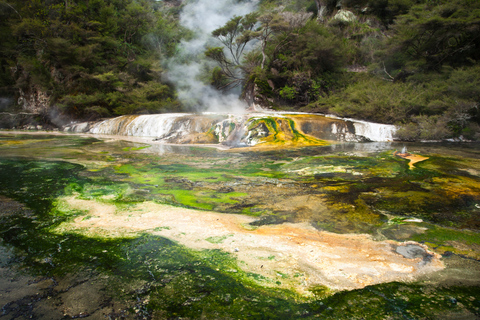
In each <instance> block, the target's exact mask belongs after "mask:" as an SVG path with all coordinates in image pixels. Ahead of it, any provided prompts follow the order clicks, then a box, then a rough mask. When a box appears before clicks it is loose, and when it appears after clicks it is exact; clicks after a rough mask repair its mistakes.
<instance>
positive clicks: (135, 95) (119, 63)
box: [0, 0, 187, 118]
mask: <svg viewBox="0 0 480 320" xmlns="http://www.w3.org/2000/svg"><path fill="white" fill-rule="evenodd" d="M0 9H1V19H0V24H1V29H0V33H1V35H0V36H1V38H2V46H1V48H0V50H1V51H0V65H1V71H0V81H1V84H0V86H1V88H2V91H1V94H2V95H9V93H10V96H12V95H16V97H17V98H18V97H19V95H21V96H24V97H27V99H28V97H31V96H32V95H33V96H34V97H35V96H37V97H38V95H39V93H40V92H41V93H44V94H45V95H46V96H47V97H48V98H49V103H50V104H51V105H52V106H55V107H57V108H59V111H60V112H62V113H65V114H68V115H71V116H75V117H77V118H85V117H98V116H112V115H119V114H128V113H137V112H162V111H171V110H175V109H176V108H178V107H179V103H178V101H176V99H175V91H174V89H173V87H172V86H170V85H168V84H166V83H163V82H162V81H161V80H160V79H161V74H162V71H163V70H162V67H161V65H160V62H161V60H162V59H164V57H167V56H169V55H172V54H174V52H175V46H176V43H177V42H178V41H179V40H180V38H181V37H182V36H185V35H186V33H187V31H185V30H182V29H181V28H180V27H179V26H178V24H177V21H176V17H175V14H174V13H175V6H165V5H160V4H157V3H156V2H155V1H150V0H144V1H133V0H110V1H100V0H75V1H73V0H69V1H68V0H67V1H57V0H51V1H40V0H31V1H30V0H29V1H21V0H18V1H2V2H0ZM19 93H20V94H19ZM43 111H44V110H43ZM44 112H45V111H44Z"/></svg>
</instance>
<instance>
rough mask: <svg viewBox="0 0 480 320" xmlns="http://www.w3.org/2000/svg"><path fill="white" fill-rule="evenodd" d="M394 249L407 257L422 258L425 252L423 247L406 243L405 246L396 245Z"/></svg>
mask: <svg viewBox="0 0 480 320" xmlns="http://www.w3.org/2000/svg"><path fill="white" fill-rule="evenodd" d="M395 251H396V252H397V253H398V254H401V255H402V256H404V257H405V258H407V259H416V258H423V257H424V256H425V255H426V254H427V252H426V250H425V249H424V248H422V247H421V246H419V245H415V244H407V245H406V246H398V247H397V249H395Z"/></svg>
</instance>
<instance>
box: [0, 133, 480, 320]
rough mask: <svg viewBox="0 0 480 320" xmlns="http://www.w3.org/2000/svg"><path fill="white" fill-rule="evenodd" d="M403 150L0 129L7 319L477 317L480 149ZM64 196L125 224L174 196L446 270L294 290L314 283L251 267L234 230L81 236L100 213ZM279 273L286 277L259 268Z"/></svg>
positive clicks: (1, 259)
mask: <svg viewBox="0 0 480 320" xmlns="http://www.w3.org/2000/svg"><path fill="white" fill-rule="evenodd" d="M404 146H405V145H404V144H397V143H388V142H382V143H344V144H334V145H330V146H323V147H310V148H298V149H290V150H271V151H263V152H258V151H257V152H251V151H249V149H247V148H243V149H242V148H237V149H232V150H228V151H227V150H218V149H215V148H201V147H197V146H195V147H193V146H173V145H163V144H154V143H149V142H145V143H140V142H133V141H124V140H116V139H105V138H95V137H92V136H89V137H83V136H77V135H65V136H63V135H49V134H45V135H27V134H13V133H8V132H7V133H2V134H1V135H0V205H1V215H0V219H1V227H0V233H1V247H0V248H1V250H0V273H1V274H2V277H1V279H2V280H1V281H0V293H1V296H0V300H1V302H0V304H1V305H2V314H1V316H0V318H4V319H22V318H37V319H67V318H80V317H85V318H91V319H97V318H98V319H100V318H102V319H103V318H107V319H108V318H110V319H180V318H183V319H184V318H190V319H197V318H198V319H200V318H206V319H218V318H239V319H244V318H252V319H282V318H284V319H292V318H307V319H308V318H325V319H329V318H332V319H333V318H339V317H340V318H351V319H360V318H368V319H385V318H392V319H424V318H434V319H435V318H438V319H444V318H445V317H450V318H462V319H469V318H470V319H476V318H477V317H478V316H479V315H480V289H479V283H478V281H479V280H478V279H480V271H479V270H480V268H479V261H478V259H479V257H480V246H479V243H480V237H479V234H478V230H479V228H480V224H479V221H480V219H479V215H480V160H479V158H480V157H479V154H480V148H479V146H478V145H475V144H465V145H461V144H451V145H441V144H407V145H406V146H407V148H408V151H409V152H411V153H417V154H421V155H423V156H425V157H428V159H427V160H425V161H422V162H419V163H417V164H415V166H414V168H413V169H410V168H409V166H408V160H405V159H402V158H399V157H396V156H394V155H393V153H394V151H396V150H401V149H402V148H403V147H404ZM66 199H77V201H84V202H81V203H88V204H91V203H96V204H98V205H101V206H104V207H102V208H114V209H113V213H112V214H113V215H115V214H118V217H119V220H120V218H122V219H127V218H128V215H131V217H130V218H131V219H132V220H131V221H134V219H135V214H136V212H138V211H135V210H137V209H138V208H141V206H142V205H144V204H151V205H161V206H165V205H166V206H173V207H175V208H183V209H185V210H196V211H195V212H199V213H200V214H201V212H210V213H213V214H214V213H217V214H220V215H235V214H240V215H242V216H246V217H248V219H246V220H245V221H248V223H247V224H248V225H247V226H245V228H247V229H251V230H257V229H256V228H266V227H268V228H281V227H282V226H288V225H290V224H292V225H296V224H303V225H305V226H310V227H312V228H313V230H316V231H317V232H324V231H326V232H332V233H334V234H339V235H348V234H356V235H357V236H359V235H362V234H366V235H368V237H369V239H372V240H373V241H377V242H381V241H392V243H402V242H404V241H414V242H415V243H419V244H421V245H424V246H425V248H426V250H428V251H429V252H432V254H436V255H438V256H439V257H440V260H441V261H442V263H443V264H444V265H445V268H444V269H442V270H439V271H435V272H428V273H425V275H424V276H418V277H415V279H405V280H404V281H403V280H398V281H394V282H386V283H379V284H375V285H367V286H366V287H362V288H359V289H354V290H337V289H332V288H331V287H329V286H324V285H323V286H322V285H318V286H310V287H309V286H306V287H305V288H306V290H305V291H303V292H298V290H297V289H298V288H297V286H296V285H295V284H296V283H300V282H299V281H300V280H299V279H301V281H307V282H308V279H304V280H303V278H305V274H304V273H301V272H299V273H298V274H297V273H295V272H287V271H288V270H287V271H284V270H283V269H282V267H281V264H282V260H281V257H280V256H279V255H278V254H277V255H272V256H265V257H264V258H265V260H264V263H261V267H258V268H259V269H258V272H257V271H256V272H250V271H245V268H244V266H243V265H244V264H247V263H248V261H246V260H245V261H242V260H241V259H239V258H238V257H239V255H238V253H236V252H235V251H234V250H232V251H228V250H223V249H218V248H220V247H222V245H225V244H227V243H229V242H228V241H231V240H232V237H233V236H232V237H225V238H223V237H215V236H210V237H207V238H206V240H208V241H207V242H209V243H211V248H210V249H208V248H207V249H199V248H192V247H189V246H187V245H185V244H183V243H182V241H181V240H180V239H181V238H182V234H181V233H182V232H178V233H176V234H175V235H174V234H173V231H174V229H173V227H169V226H160V227H159V226H156V227H155V228H153V229H155V230H153V229H152V230H147V229H148V228H147V229H145V230H147V231H145V230H141V231H138V232H137V231H135V232H133V231H131V230H127V231H122V230H120V231H118V230H114V231H112V230H109V229H107V228H104V229H101V228H91V229H89V228H83V229H82V228H80V227H79V226H85V225H87V223H88V222H89V221H92V222H93V221H97V220H95V219H97V217H96V216H95V215H94V214H92V211H89V209H88V208H87V207H86V206H84V207H82V206H80V207H77V206H73V205H71V203H70V202H68V201H66ZM189 212H190V211H189ZM232 217H233V216H232ZM75 221H81V222H82V223H80V222H79V223H77V224H75V223H74V222H75ZM125 221H126V220H125ZM193 223H195V221H193ZM131 224H132V225H133V222H132V223H131ZM169 228H170V229H169ZM106 230H107V231H106ZM258 230H264V229H258ZM268 230H273V229H268ZM312 232H313V231H312ZM185 236H187V232H185ZM352 237H353V236H352ZM352 239H353V238H352ZM393 241H394V242H393ZM230 243H231V242H230ZM239 247H240V246H239ZM240 248H241V247H240ZM425 257H427V256H425ZM425 257H423V256H422V259H420V258H418V259H419V260H418V261H419V263H420V262H421V263H428V261H427V260H428V259H426V260H425V259H424V258H425ZM259 261H261V260H259ZM267 267H268V268H271V269H274V270H267V271H263V270H261V269H263V268H267ZM273 273H275V278H270V277H268V275H269V274H273ZM302 277H303V278H302ZM272 279H274V280H272Z"/></svg>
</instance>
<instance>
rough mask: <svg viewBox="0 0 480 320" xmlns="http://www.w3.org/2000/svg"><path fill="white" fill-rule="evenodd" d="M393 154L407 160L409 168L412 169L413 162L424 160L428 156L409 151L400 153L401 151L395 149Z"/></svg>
mask: <svg viewBox="0 0 480 320" xmlns="http://www.w3.org/2000/svg"><path fill="white" fill-rule="evenodd" d="M393 155H394V156H397V157H400V158H402V159H407V160H409V162H408V166H409V168H410V170H413V168H414V165H415V163H417V162H421V161H425V160H427V159H428V157H424V156H421V155H418V154H411V153H408V152H405V153H401V152H398V151H395V152H394V153H393Z"/></svg>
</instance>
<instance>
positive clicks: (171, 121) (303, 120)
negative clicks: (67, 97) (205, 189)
mask: <svg viewBox="0 0 480 320" xmlns="http://www.w3.org/2000/svg"><path fill="white" fill-rule="evenodd" d="M64 130H65V131H71V132H88V133H92V134H107V135H124V136H136V137H152V138H154V139H155V140H158V141H162V142H165V143H222V144H224V145H228V146H242V145H244V146H252V145H256V144H259V143H263V142H265V141H266V138H268V137H269V136H270V137H273V136H274V137H275V139H277V138H278V136H282V139H283V140H282V141H283V143H285V142H286V141H289V140H292V141H294V140H295V141H296V140H298V137H299V136H301V137H303V138H306V139H309V140H311V141H313V140H312V139H321V140H331V141H356V142H358V141H377V142H381V141H392V140H393V134H394V133H395V126H392V125H384V124H378V123H370V122H365V121H356V120H350V119H349V120H344V119H339V118H332V117H325V116H321V115H316V114H283V113H251V114H245V115H232V114H222V113H204V114H187V113H183V114H180V113H179V114H158V115H139V116H121V117H117V118H113V119H108V120H105V121H102V122H98V123H94V124H89V125H87V124H76V125H72V126H69V127H66V128H65V129H64ZM308 137H310V138H308ZM275 139H273V140H272V139H270V140H271V141H275Z"/></svg>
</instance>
